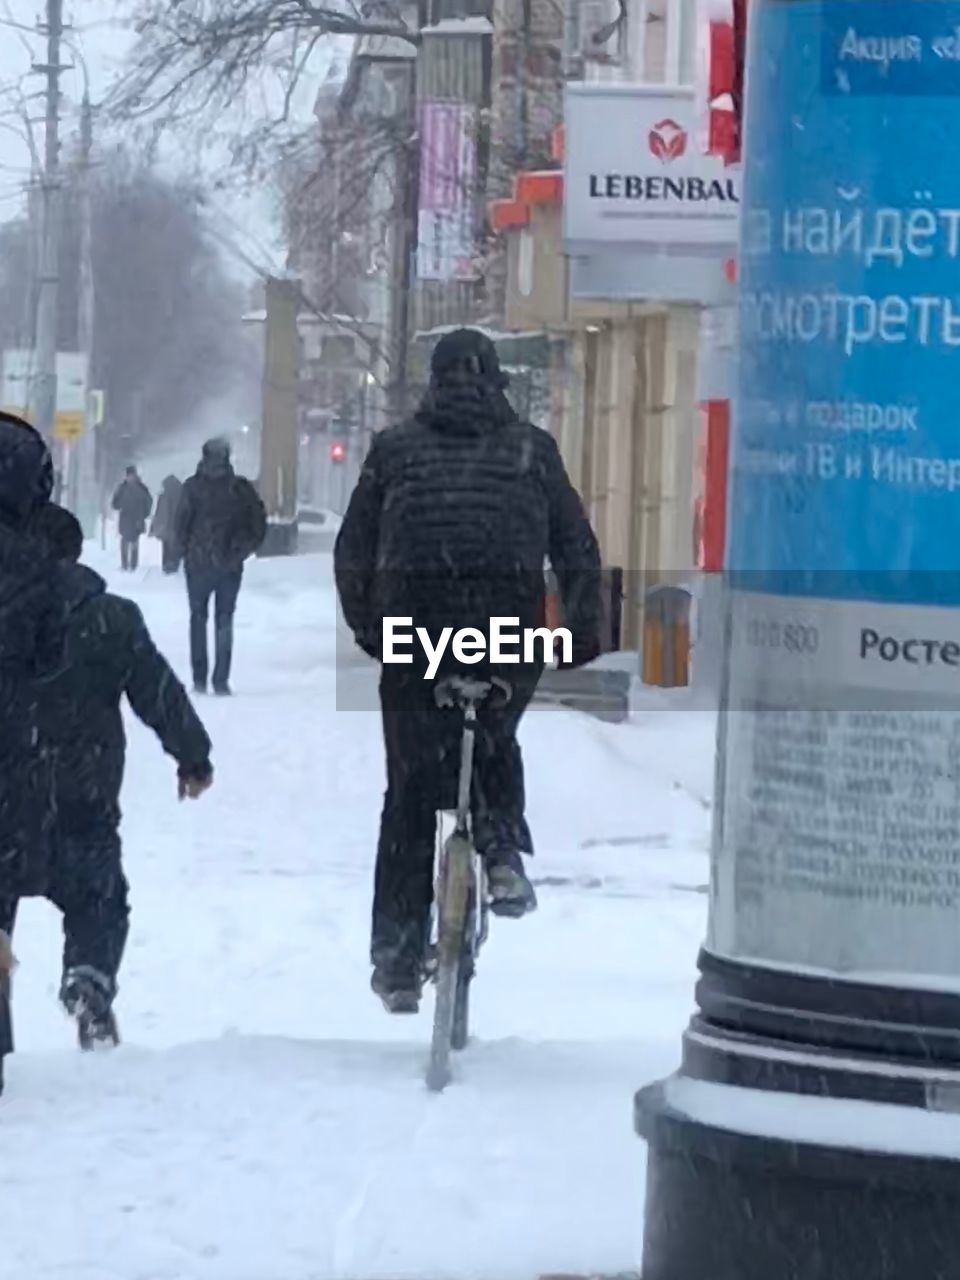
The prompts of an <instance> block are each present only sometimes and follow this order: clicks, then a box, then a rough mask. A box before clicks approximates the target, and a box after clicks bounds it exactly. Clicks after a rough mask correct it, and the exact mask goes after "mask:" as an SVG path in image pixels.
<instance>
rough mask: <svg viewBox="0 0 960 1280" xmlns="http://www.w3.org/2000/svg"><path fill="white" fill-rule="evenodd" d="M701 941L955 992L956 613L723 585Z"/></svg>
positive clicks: (738, 954) (763, 959)
mask: <svg viewBox="0 0 960 1280" xmlns="http://www.w3.org/2000/svg"><path fill="white" fill-rule="evenodd" d="M729 603H730V609H731V612H730V645H731V650H730V666H729V670H730V684H729V695H728V696H729V704H728V713H727V715H726V717H725V719H724V727H723V745H722V747H721V750H723V751H724V752H725V758H726V768H725V770H724V773H723V781H722V783H721V787H720V791H719V794H718V797H717V804H718V808H719V811H720V817H719V819H718V823H717V827H716V834H715V841H716V842H717V846H716V848H715V851H714V855H715V869H716V874H715V876H714V883H713V888H712V892H713V901H712V904H711V917H710V919H711V935H710V939H709V943H708V945H709V947H710V949H711V950H712V951H714V952H716V953H717V954H720V955H723V956H726V957H729V958H732V959H736V960H741V961H745V962H747V963H752V964H760V965H764V966H767V967H770V966H774V967H786V968H788V969H790V970H791V971H792V972H807V973H814V974H817V973H819V974H824V973H828V974H831V975H833V976H838V975H839V976H842V977H845V978H848V979H850V980H856V981H860V982H876V983H881V984H885V985H896V986H915V987H919V988H925V989H928V990H944V991H953V992H960V929H958V927H957V921H958V919H960V620H958V617H957V611H956V610H955V609H951V608H941V607H932V606H931V607H928V606H917V605H902V604H890V603H882V604H881V603H875V602H871V601H856V602H855V601H847V600H834V599H821V598H804V597H800V596H789V597H785V596H773V595H765V594H759V593H752V592H749V591H742V590H731V592H730V596H729Z"/></svg>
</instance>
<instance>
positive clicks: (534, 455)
mask: <svg viewBox="0 0 960 1280" xmlns="http://www.w3.org/2000/svg"><path fill="white" fill-rule="evenodd" d="M478 394H479V393H478ZM547 556H549V558H550V561H551V564H552V566H553V568H554V570H555V572H556V574H557V578H558V581H559V584H560V589H561V593H562V596H563V600H564V606H565V612H566V618H567V625H568V626H569V627H570V629H571V631H572V632H573V634H574V638H575V642H576V647H577V648H579V650H580V652H581V653H582V654H584V655H585V656H593V654H594V653H595V651H596V646H597V641H598V637H599V625H600V583H599V571H600V555H599V551H598V548H597V542H596V539H595V537H594V535H593V531H592V529H591V528H590V522H589V520H588V519H587V516H586V514H585V512H584V510H583V506H582V504H581V502H580V498H579V496H578V495H577V492H576V490H575V489H574V488H573V486H572V485H571V483H570V480H569V478H568V477H567V474H566V471H565V469H564V466H563V462H562V460H561V457H560V453H559V450H558V449H557V446H556V444H555V442H554V440H553V438H552V437H551V436H550V435H549V434H548V433H547V432H545V431H542V430H540V429H539V428H537V427H534V426H531V425H530V424H528V423H524V422H521V421H520V420H519V419H518V418H517V416H516V414H515V413H514V412H513V410H512V409H511V408H510V405H509V402H508V401H507V400H506V398H505V397H504V396H503V395H502V394H501V393H499V392H495V393H490V392H487V393H486V397H485V399H483V400H482V401H481V402H477V401H473V400H471V398H470V396H469V394H468V393H467V392H462V393H461V396H460V399H458V397H457V394H456V393H452V394H451V395H448V396H443V395H442V394H441V395H439V396H434V395H428V397H427V399H426V400H425V401H424V404H423V406H422V408H421V410H420V411H419V412H418V413H417V415H416V416H415V417H414V418H413V419H412V420H411V421H409V422H407V423H405V424H403V425H402V426H399V427H394V428H392V429H390V430H387V431H384V432H382V433H381V434H380V435H378V436H376V437H375V438H374V441H373V444H372V446H371V448H370V452H369V454H368V456H367V459H366V461H365V463H364V466H363V470H362V472H361V475H360V479H359V481H358V483H357V486H356V488H355V490H354V492H353V495H352V497H351V499H350V504H349V507H348V509H347V513H346V516H345V517H344V521H343V525H342V526H341V529H340V533H339V535H338V537H337V542H336V547H335V556H334V566H335V572H336V579H337V588H338V591H339V594H340V599H341V604H342V607H343V611H344V616H345V618H346V621H347V624H348V626H349V627H350V628H351V630H352V631H353V633H354V635H355V636H356V637H357V641H358V643H359V644H360V646H361V648H363V649H365V650H366V652H368V653H370V654H371V655H372V656H379V655H380V652H381V629H382V619H383V618H384V616H388V615H398V616H412V617H413V619H414V625H418V626H420V625H422V626H426V627H427V628H428V629H429V630H431V631H435V630H437V629H438V628H440V627H444V626H452V627H454V628H459V627H465V626H476V627H478V628H479V629H480V630H482V631H486V630H487V627H488V623H489V618H490V617H493V616H498V615H499V616H504V617H519V619H520V625H521V626H522V627H528V626H539V625H542V624H543V615H544V560H545V558H546V557H547Z"/></svg>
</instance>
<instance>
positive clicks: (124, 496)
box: [113, 478, 153, 538]
mask: <svg viewBox="0 0 960 1280" xmlns="http://www.w3.org/2000/svg"><path fill="white" fill-rule="evenodd" d="M113 509H114V511H116V512H118V513H119V516H120V519H119V520H118V522H117V523H118V525H119V528H120V536H121V538H139V537H140V535H141V534H142V533H143V531H144V530H145V529H146V527H147V520H148V519H149V518H150V512H151V511H152V510H153V495H152V494H151V493H150V490H149V489H148V488H147V486H146V485H145V484H144V483H143V481H142V480H140V479H139V478H138V479H136V480H124V481H123V483H122V484H121V485H120V487H119V489H117V491H116V493H115V494H114V495H113Z"/></svg>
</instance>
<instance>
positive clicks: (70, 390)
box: [0, 348, 88, 417]
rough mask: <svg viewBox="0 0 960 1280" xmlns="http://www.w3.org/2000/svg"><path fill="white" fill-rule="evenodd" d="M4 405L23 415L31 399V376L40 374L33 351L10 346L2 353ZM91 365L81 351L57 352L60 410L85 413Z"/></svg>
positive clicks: (0, 390) (1, 403) (0, 383)
mask: <svg viewBox="0 0 960 1280" xmlns="http://www.w3.org/2000/svg"><path fill="white" fill-rule="evenodd" d="M0 365H2V374H3V377H2V381H0V408H2V409H4V410H6V412H7V413H16V414H19V415H20V416H21V417H23V416H24V415H25V414H26V412H27V407H28V405H29V402H30V379H31V378H33V377H34V376H35V375H36V368H35V364H34V353H33V352H32V351H26V350H19V349H17V348H8V349H7V350H5V351H4V352H3V354H2V357H0ZM87 365H88V360H87V357H86V356H85V355H83V354H82V353H81V352H78V351H59V352H58V353H57V412H58V413H68V414H76V413H80V414H82V413H84V412H85V411H86V402H87Z"/></svg>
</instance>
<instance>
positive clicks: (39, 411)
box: [30, 0, 65, 443]
mask: <svg viewBox="0 0 960 1280" xmlns="http://www.w3.org/2000/svg"><path fill="white" fill-rule="evenodd" d="M45 25H46V35H47V60H46V62H45V63H43V64H39V65H37V66H35V67H34V71H36V72H37V73H38V74H41V75H44V76H45V77H46V81H47V88H46V113H45V137H44V165H43V175H42V178H41V191H42V198H43V222H42V231H41V235H42V246H41V252H40V277H39V292H38V298H37V334H36V348H35V360H34V369H33V377H32V379H31V386H30V416H31V418H32V420H33V423H34V425H35V426H36V428H37V430H38V431H39V432H40V433H41V435H42V436H43V437H44V439H45V440H46V441H47V442H48V443H50V442H51V441H52V439H53V427H54V420H55V417H56V411H57V314H58V295H59V289H58V285H59V274H60V76H61V74H62V72H63V71H64V69H65V68H64V66H63V64H62V63H61V62H60V46H61V38H62V36H63V0H47V20H46V24H45Z"/></svg>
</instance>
